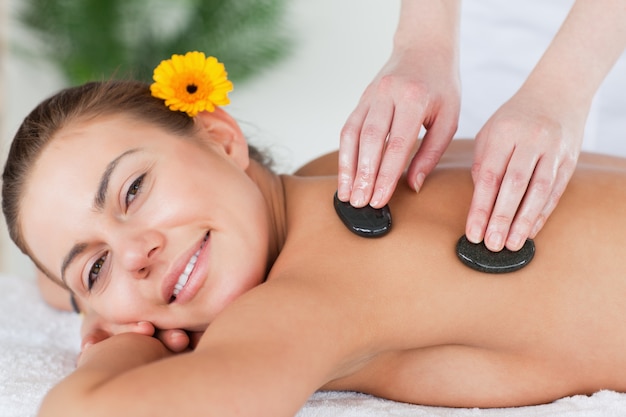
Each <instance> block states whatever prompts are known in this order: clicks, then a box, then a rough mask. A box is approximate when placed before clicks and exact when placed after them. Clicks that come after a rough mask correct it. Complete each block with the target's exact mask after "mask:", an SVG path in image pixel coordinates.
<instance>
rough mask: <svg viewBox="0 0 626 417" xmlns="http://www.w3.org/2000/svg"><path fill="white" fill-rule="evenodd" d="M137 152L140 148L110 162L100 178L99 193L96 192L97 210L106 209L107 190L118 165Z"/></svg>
mask: <svg viewBox="0 0 626 417" xmlns="http://www.w3.org/2000/svg"><path fill="white" fill-rule="evenodd" d="M137 151H139V148H134V149H129V150H127V151H126V152H124V153H122V154H121V155H119V156H118V157H117V158H115V159H114V160H112V161H111V162H109V164H108V165H107V167H106V169H105V170H104V172H103V173H102V176H101V177H100V183H99V185H98V191H96V196H95V197H94V199H93V206H94V207H95V208H96V210H98V211H102V210H103V209H104V206H105V204H106V196H107V190H108V187H109V180H110V179H111V175H112V174H113V171H114V170H115V167H116V166H117V164H118V163H119V162H120V160H122V158H124V157H125V156H128V155H130V154H132V153H135V152H137Z"/></svg>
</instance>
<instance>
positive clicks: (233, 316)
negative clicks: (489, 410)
mask: <svg viewBox="0 0 626 417" xmlns="http://www.w3.org/2000/svg"><path fill="white" fill-rule="evenodd" d="M248 149H249V147H248V144H247V142H246V140H245V138H244V137H243V134H242V133H241V130H240V129H239V126H238V124H237V123H236V122H235V121H234V120H233V119H232V118H231V117H230V116H229V115H228V114H227V113H226V112H225V111H223V110H222V109H219V108H217V109H215V111H214V112H212V113H208V112H200V113H198V114H197V116H195V117H193V118H192V117H190V116H189V115H187V114H185V113H181V112H172V111H170V110H168V109H167V107H166V106H165V105H164V104H163V102H162V101H161V100H158V99H156V98H154V97H152V96H150V93H149V86H148V85H145V84H141V83H135V82H108V83H93V84H87V85H85V86H81V87H76V88H71V89H68V90H64V91H62V92H60V93H59V94H58V95H56V96H54V97H52V98H51V99H49V100H46V101H44V102H43V103H42V104H41V105H40V106H38V107H37V108H36V109H35V110H34V111H33V112H32V113H31V114H30V115H29V116H28V117H27V118H26V119H25V121H24V123H23V125H22V127H21V128H20V129H19V131H18V134H17V135H16V137H15V139H14V142H13V144H12V148H11V153H10V155H9V158H8V160H7V164H6V166H5V172H4V177H3V179H4V182H3V209H4V211H5V216H6V219H7V223H8V225H9V228H10V230H11V236H12V237H13V239H14V240H15V241H16V242H17V243H18V244H19V245H20V248H21V249H22V250H24V251H25V252H26V253H27V254H28V255H29V256H30V257H31V258H32V259H33V260H35V261H36V263H37V264H38V265H39V266H40V268H41V269H42V270H44V271H46V273H47V274H48V276H50V277H51V278H53V279H54V280H56V281H57V282H59V283H62V284H63V285H65V286H67V287H68V288H69V289H70V290H71V291H72V292H73V293H74V294H76V296H77V297H78V299H79V301H80V302H81V303H82V304H83V305H85V306H88V308H89V313H88V314H97V315H98V317H100V318H102V320H106V321H108V322H109V323H113V324H117V325H126V326H135V327H133V328H135V329H140V328H144V327H142V323H143V324H149V325H150V326H154V327H157V328H160V329H186V330H191V331H198V332H204V333H203V335H202V337H201V339H200V341H199V343H198V345H197V346H196V348H195V349H194V350H193V351H188V352H186V353H184V354H173V353H172V352H171V351H169V350H168V349H167V348H166V347H165V346H164V345H163V344H162V343H161V342H160V341H159V340H158V339H156V338H153V337H149V336H148V335H151V333H149V332H146V331H139V330H138V331H136V332H135V333H132V332H131V333H123V334H117V335H113V336H110V337H107V338H105V339H104V340H102V341H100V342H98V343H96V344H94V345H93V346H91V347H89V348H88V349H86V350H84V351H83V353H82V354H81V357H80V359H79V366H78V369H77V370H76V371H75V372H74V373H73V374H71V375H70V376H68V377H67V378H66V379H65V380H63V381H62V382H61V383H60V384H59V385H58V386H57V387H55V388H54V389H53V390H52V391H51V392H50V393H49V394H48V395H47V397H46V399H45V401H44V403H43V405H42V408H41V412H40V415H41V416H56V415H60V414H61V413H63V415H64V416H84V415H93V416H99V415H102V416H109V415H132V416H133V417H136V416H152V415H156V414H159V413H160V414H164V415H170V414H174V413H180V414H184V415H189V416H202V415H206V413H207V410H210V412H211V413H212V414H215V415H220V416H231V415H242V414H243V415H260V416H272V417H276V416H289V415H294V414H295V413H296V412H297V411H298V410H299V408H300V407H302V405H303V404H304V403H305V402H306V400H307V398H308V397H309V396H310V395H311V394H312V393H313V392H315V391H316V390H326V389H332V390H352V391H360V392H365V393H370V394H373V395H377V396H380V397H384V398H389V399H394V400H398V401H403V402H410V403H418V404H429V405H444V406H454V407H459V406H466V407H504V406H519V405H527V404H538V403H545V402H550V401H553V400H555V399H557V398H560V397H563V396H567V395H573V394H588V393H592V392H595V391H598V390H601V389H612V390H618V391H626V378H624V373H623V372H622V370H623V369H624V368H626V342H625V341H626V328H624V326H623V325H622V324H621V322H622V320H621V317H624V315H625V314H626V305H625V304H624V303H623V302H622V301H623V298H624V294H626V282H624V280H623V277H624V273H625V272H626V260H623V259H624V257H623V256H620V253H621V251H622V247H621V246H620V244H621V242H622V239H623V236H624V234H625V233H626V194H624V190H623V183H624V182H625V181H626V160H624V159H618V158H611V157H603V156H598V155H588V154H585V155H583V156H582V157H581V163H580V164H579V168H578V170H577V172H576V173H575V174H574V176H573V178H572V181H571V182H570V186H569V188H568V190H567V192H566V193H565V194H564V196H563V198H562V201H561V203H560V204H559V208H558V209H557V210H556V211H555V213H554V214H553V215H552V217H551V219H550V221H549V222H548V223H547V224H546V226H545V227H544V229H543V230H542V232H541V234H540V235H539V236H537V239H536V240H535V242H536V246H537V253H536V255H535V258H534V260H533V262H532V263H531V264H529V265H528V266H527V267H525V268H524V269H521V270H519V271H516V272H513V273H511V274H508V275H506V276H501V277H497V278H496V277H494V276H492V275H488V274H482V273H480V272H477V271H474V270H471V269H469V268H467V267H465V266H464V265H463V264H462V263H461V262H459V261H458V259H457V258H456V255H455V252H454V247H455V243H456V241H457V240H458V237H459V235H460V234H462V231H463V230H464V219H465V215H466V212H467V208H468V205H469V201H470V199H471V193H472V189H471V175H470V165H471V154H472V143H471V142H463V141H458V142H455V143H453V144H452V145H451V147H450V149H449V150H448V152H447V153H446V155H445V156H444V158H443V160H442V162H441V163H440V164H439V165H438V167H437V169H436V170H435V171H434V172H433V174H432V175H431V176H430V177H429V180H428V181H427V182H426V183H425V185H424V187H423V188H422V190H421V191H420V193H419V194H416V193H415V192H413V191H411V190H410V189H409V188H408V187H405V186H400V187H399V188H398V190H397V192H396V194H395V195H394V197H393V199H392V200H391V202H390V204H389V206H390V209H391V211H392V213H393V220H394V226H393V230H392V231H391V232H390V233H389V234H387V235H385V237H382V238H379V239H363V238H360V237H358V236H356V235H354V234H353V233H351V232H350V231H348V230H347V229H346V228H345V227H344V225H343V224H342V223H341V220H340V219H339V218H338V217H337V215H336V213H335V210H334V208H333V204H332V201H333V195H334V193H335V191H336V184H337V180H336V176H333V175H325V176H309V177H302V176H290V175H277V174H275V173H273V172H272V171H270V170H268V169H267V168H266V167H264V166H263V165H261V164H260V163H259V162H257V161H255V160H253V159H251V158H250V156H249V150H248ZM329 165H330V166H334V167H336V155H331V156H328V157H326V158H323V159H322V160H320V161H317V162H314V163H313V164H312V165H309V166H308V167H307V168H305V169H304V170H303V171H301V172H302V173H304V172H308V173H309V174H311V173H319V174H332V171H333V170H334V169H331V170H328V166H329ZM60 167H62V169H60ZM59 196H61V197H62V198H59ZM41 207H45V208H46V209H45V212H44V210H41ZM50 218H54V219H55V220H54V221H53V222H50V221H49V219H50ZM572 224H585V225H586V230H587V233H586V234H585V235H582V234H581V233H580V229H577V228H573V227H571V225H572ZM137 398H141V399H142V401H137Z"/></svg>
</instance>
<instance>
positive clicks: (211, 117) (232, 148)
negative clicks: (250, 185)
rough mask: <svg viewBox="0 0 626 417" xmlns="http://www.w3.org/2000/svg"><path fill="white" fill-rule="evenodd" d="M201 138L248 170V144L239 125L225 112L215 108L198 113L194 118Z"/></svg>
mask: <svg viewBox="0 0 626 417" xmlns="http://www.w3.org/2000/svg"><path fill="white" fill-rule="evenodd" d="M194 120H195V123H196V125H197V126H198V128H199V130H200V134H201V135H202V138H203V139H205V140H207V141H210V142H213V143H214V144H217V145H218V146H220V147H221V148H222V149H224V151H225V152H226V154H227V155H228V156H229V157H231V158H232V159H233V161H234V162H235V163H236V164H237V165H238V166H240V167H241V168H243V169H246V168H248V165H249V163H250V157H249V154H248V142H247V141H246V137H245V136H244V134H243V132H242V131H241V129H240V128H239V124H238V123H237V122H236V121H235V119H233V118H232V117H231V116H230V114H228V113H227V112H226V111H224V110H222V109H220V108H219V107H216V108H215V110H214V111H212V112H206V111H204V112H200V113H198V114H197V115H196V117H195V118H194Z"/></svg>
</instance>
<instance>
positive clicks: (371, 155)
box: [350, 98, 394, 207]
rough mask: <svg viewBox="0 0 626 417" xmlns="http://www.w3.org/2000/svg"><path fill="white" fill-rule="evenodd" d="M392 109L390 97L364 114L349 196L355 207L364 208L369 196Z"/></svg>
mask: <svg viewBox="0 0 626 417" xmlns="http://www.w3.org/2000/svg"><path fill="white" fill-rule="evenodd" d="M393 112H394V105H393V102H392V101H391V99H390V98H383V99H380V100H378V101H377V102H376V103H374V105H372V107H371V108H370V111H369V112H368V114H367V116H366V117H365V120H364V122H363V126H362V128H361V137H360V139H359V156H358V163H357V168H356V173H355V178H354V184H353V185H352V193H351V195H350V204H351V205H352V206H354V207H363V206H365V205H367V204H368V203H369V202H370V200H371V198H372V194H373V190H374V184H375V182H376V176H377V175H378V170H379V167H380V162H381V160H382V154H383V149H384V148H385V142H386V140H387V135H388V134H389V129H390V128H391V120H392V118H393V117H394V115H393Z"/></svg>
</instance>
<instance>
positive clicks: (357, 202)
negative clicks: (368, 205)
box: [350, 188, 365, 207]
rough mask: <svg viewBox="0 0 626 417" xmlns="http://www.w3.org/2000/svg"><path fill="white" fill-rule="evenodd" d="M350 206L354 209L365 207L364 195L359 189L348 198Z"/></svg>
mask: <svg viewBox="0 0 626 417" xmlns="http://www.w3.org/2000/svg"><path fill="white" fill-rule="evenodd" d="M350 204H352V205H353V206H354V207H363V206H364V205H365V193H364V192H363V190H361V189H358V188H357V189H356V190H354V192H353V193H352V197H351V198H350Z"/></svg>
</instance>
